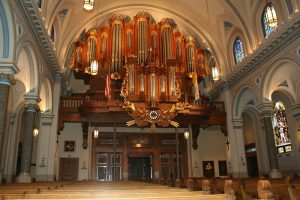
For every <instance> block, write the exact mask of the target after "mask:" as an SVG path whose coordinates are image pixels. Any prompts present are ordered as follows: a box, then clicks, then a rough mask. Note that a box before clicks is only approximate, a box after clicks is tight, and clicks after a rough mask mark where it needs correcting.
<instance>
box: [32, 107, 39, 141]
mask: <svg viewBox="0 0 300 200" xmlns="http://www.w3.org/2000/svg"><path fill="white" fill-rule="evenodd" d="M38 115H39V112H37V113H36V114H35V117H34V127H35V128H34V129H33V131H32V135H33V137H37V136H38V135H39V129H38V125H39V121H38V119H39V116H38Z"/></svg>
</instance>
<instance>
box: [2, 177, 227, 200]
mask: <svg viewBox="0 0 300 200" xmlns="http://www.w3.org/2000/svg"><path fill="white" fill-rule="evenodd" d="M38 193H39V194H36V193H35V194H34V193H27V194H25V196H22V197H19V198H17V196H13V195H12V196H10V197H9V198H5V199H41V200H42V199H106V200H113V199H114V200H116V199H127V200H129V199H130V200H138V199H141V200H142V199H146V200H150V199H193V200H194V199H203V200H213V199H215V200H218V199H230V198H229V197H228V196H226V195H224V194H220V195H204V194H203V192H201V191H188V190H187V189H178V188H171V187H168V186H164V185H157V184H152V183H144V182H133V181H120V182H79V183H75V184H70V185H65V186H63V187H58V188H55V189H53V190H48V189H41V190H40V191H39V192H38Z"/></svg>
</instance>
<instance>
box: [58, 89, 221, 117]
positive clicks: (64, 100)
mask: <svg viewBox="0 0 300 200" xmlns="http://www.w3.org/2000/svg"><path fill="white" fill-rule="evenodd" d="M111 100H112V101H120V102H122V101H123V98H122V97H121V96H120V91H119V90H116V91H113V92H112V98H111ZM93 102H107V97H106V96H105V92H104V91H87V92H86V93H82V94H78V93H76V94H73V95H72V96H70V97H61V109H64V110H62V111H70V112H76V111H77V109H78V108H79V107H80V106H81V105H82V104H85V103H93ZM192 104H194V105H196V106H203V107H208V108H209V109H210V111H211V112H225V107H224V102H209V101H205V100H202V101H201V100H197V101H194V102H193V103H192Z"/></svg>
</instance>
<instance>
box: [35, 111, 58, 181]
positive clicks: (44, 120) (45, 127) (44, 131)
mask: <svg viewBox="0 0 300 200" xmlns="http://www.w3.org/2000/svg"><path fill="white" fill-rule="evenodd" d="M52 121H53V115H52V114H51V113H42V114H41V115H40V126H39V130H40V133H39V136H38V147H37V162H36V180H37V181H53V179H54V177H53V174H52V176H49V175H48V173H47V171H48V170H47V169H48V167H51V165H54V159H53V158H52V157H54V155H49V148H50V146H49V145H50V143H49V142H50V137H51V136H50V135H51V125H52ZM52 168H53V167H52Z"/></svg>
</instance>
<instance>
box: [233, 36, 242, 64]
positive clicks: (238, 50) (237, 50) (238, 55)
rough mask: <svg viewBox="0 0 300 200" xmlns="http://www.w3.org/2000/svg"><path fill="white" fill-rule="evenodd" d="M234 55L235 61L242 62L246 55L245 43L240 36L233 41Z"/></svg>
mask: <svg viewBox="0 0 300 200" xmlns="http://www.w3.org/2000/svg"><path fill="white" fill-rule="evenodd" d="M233 55H234V62H235V63H239V62H241V61H242V60H243V59H244V57H245V54H244V48H243V43H242V40H241V38H240V37H237V38H236V39H235V41H234V43H233Z"/></svg>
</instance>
